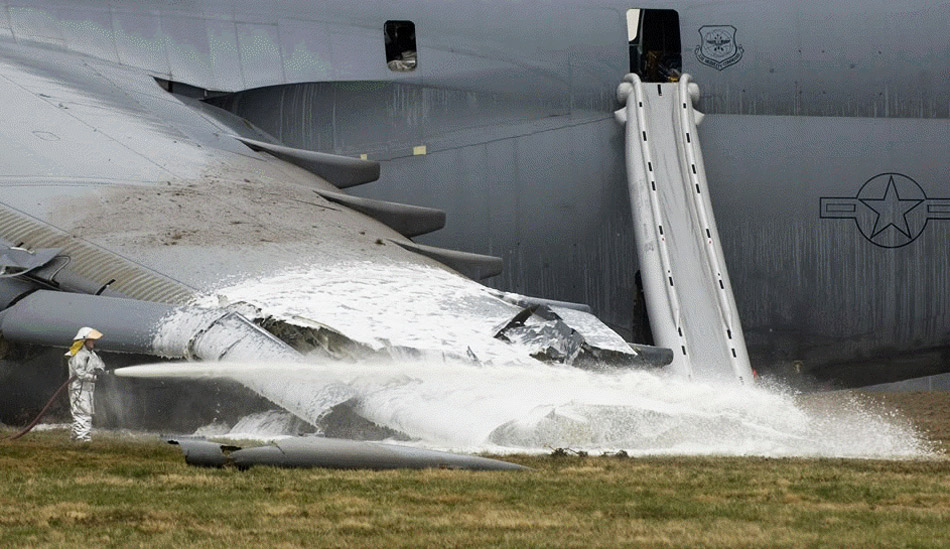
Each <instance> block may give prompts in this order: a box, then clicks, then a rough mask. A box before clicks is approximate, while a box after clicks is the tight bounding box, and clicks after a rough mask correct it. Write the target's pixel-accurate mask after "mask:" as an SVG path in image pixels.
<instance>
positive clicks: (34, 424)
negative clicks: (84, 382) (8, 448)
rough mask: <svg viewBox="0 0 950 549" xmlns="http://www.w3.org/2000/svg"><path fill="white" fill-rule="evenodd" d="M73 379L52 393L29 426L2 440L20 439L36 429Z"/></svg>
mask: <svg viewBox="0 0 950 549" xmlns="http://www.w3.org/2000/svg"><path fill="white" fill-rule="evenodd" d="M74 379H76V376H72V377H70V378H69V379H67V380H66V383H63V384H62V385H60V386H59V389H56V392H55V393H53V396H51V397H50V399H49V402H47V403H46V406H44V407H43V409H42V410H40V413H39V414H37V416H36V418H34V419H33V421H32V422H31V423H30V424H29V425H27V426H26V428H24V429H23V430H22V431H20V432H19V433H17V434H15V435H11V436H8V437H7V438H5V439H4V440H16V439H18V438H20V437H22V436H23V435H25V434H27V433H29V432H30V431H32V430H33V428H34V427H36V424H37V423H39V422H40V420H41V419H43V416H45V415H46V412H48V411H49V409H50V407H51V406H53V403H54V402H56V398H57V397H59V395H60V394H62V392H63V391H65V390H66V387H69V384H70V383H71V382H72V381H73V380H74Z"/></svg>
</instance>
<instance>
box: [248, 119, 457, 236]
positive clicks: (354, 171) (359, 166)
mask: <svg viewBox="0 0 950 549" xmlns="http://www.w3.org/2000/svg"><path fill="white" fill-rule="evenodd" d="M236 139H237V140H238V141H240V142H241V143H244V144H245V145H247V146H248V147H250V148H252V149H254V150H255V151H265V152H269V153H271V154H273V155H274V156H276V157H278V158H282V159H284V160H286V161H288V162H290V163H291V164H295V165H297V166H300V167H301V168H303V169H305V170H308V171H311V172H313V173H315V174H317V175H319V176H320V177H322V178H324V179H326V180H327V181H329V182H330V183H333V184H334V185H336V186H337V187H339V188H341V189H345V188H348V187H355V186H356V185H362V184H364V183H370V182H372V181H376V180H377V179H379V162H371V161H369V160H361V159H359V158H350V157H347V156H340V155H336V154H326V153H319V152H315V151H307V150H303V149H294V148H292V147H286V146H284V145H277V144H274V143H266V142H263V141H257V140H254V139H248V138H246V137H237V138H236ZM440 228H441V227H440Z"/></svg>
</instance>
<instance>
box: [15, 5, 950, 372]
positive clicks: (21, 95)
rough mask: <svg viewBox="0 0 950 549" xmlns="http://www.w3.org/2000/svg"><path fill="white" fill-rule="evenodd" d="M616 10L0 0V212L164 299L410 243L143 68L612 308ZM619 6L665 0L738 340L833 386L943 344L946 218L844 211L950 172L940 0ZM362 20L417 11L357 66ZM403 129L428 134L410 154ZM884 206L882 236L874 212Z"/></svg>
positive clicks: (463, 244) (620, 20)
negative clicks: (888, 182) (348, 161)
mask: <svg viewBox="0 0 950 549" xmlns="http://www.w3.org/2000/svg"><path fill="white" fill-rule="evenodd" d="M628 7H630V6H629V5H627V4H621V3H620V2H615V1H603V2H596V3H585V4H584V5H582V6H581V5H576V4H571V3H568V2H561V1H557V2H542V3H539V4H532V5H530V6H529V8H530V9H525V5H522V4H503V3H502V4H492V5H489V4H484V3H478V2H475V3H473V2H463V1H459V2H454V1H450V2H443V3H440V4H439V5H438V6H433V5H431V3H427V2H422V1H421V0H420V1H417V0H405V1H402V2H395V3H394V2H382V1H379V2H374V1H370V2H360V3H356V4H354V3H352V2H347V1H342V0H340V1H335V0H328V1H326V2H321V3H313V2H308V1H304V0H290V1H286V2H277V1H264V2H261V1H251V0H196V1H193V2H187V3H180V2H176V3H155V2H150V1H145V0H112V1H108V2H103V1H100V0H69V1H67V0H41V1H25V0H7V1H5V2H2V3H0V51H2V55H0V60H2V61H0V68H2V72H3V75H4V77H5V78H3V79H2V80H0V114H2V116H3V117H4V120H5V121H6V122H7V123H6V124H5V125H4V127H3V128H2V131H0V139H2V142H3V143H4V144H5V147H4V148H3V150H4V153H3V154H2V155H0V160H2V165H3V166H4V169H3V171H2V173H0V176H2V179H0V203H2V207H0V237H5V238H7V239H9V240H14V241H15V242H19V241H26V242H27V245H28V246H29V247H31V248H34V249H35V248H43V247H46V248H62V249H63V250H64V252H65V253H67V254H68V255H69V256H70V257H71V258H72V260H73V264H72V265H71V266H70V269H71V270H74V272H76V273H77V274H78V275H79V276H81V277H82V278H83V279H85V280H88V281H91V283H92V285H99V286H100V287H101V285H103V284H105V283H106V282H108V281H109V280H110V279H115V280H116V282H115V284H114V288H115V290H116V291H118V292H121V293H123V294H125V295H128V296H130V297H134V298H137V299H147V300H155V301H164V302H169V303H179V304H180V303H184V302H187V301H188V300H189V299H191V298H192V297H193V296H194V295H195V294H196V293H200V292H205V291H209V290H211V289H213V288H214V287H215V285H216V284H218V283H219V281H220V275H221V273H242V275H245V276H247V277H259V276H264V275H267V274H270V273H273V272H278V271H280V270H281V269H287V268H294V267H295V266H299V265H301V264H316V263H318V262H325V261H330V262H334V261H340V260H349V259H356V260H359V259H361V258H362V257H365V256H363V255H361V253H357V252H358V251H359V250H371V251H370V252H369V253H370V254H371V255H372V256H373V257H375V258H380V259H385V260H390V259H393V260H397V261H422V262H425V263H426V264H433V265H434V264H435V263H434V262H428V261H427V260H425V259H424V258H422V257H421V256H417V255H415V254H410V253H408V252H406V251H405V250H403V249H401V248H400V247H397V246H388V245H387V246H381V247H375V248H374V247H373V246H371V245H369V244H372V243H373V242H375V241H376V240H379V239H382V240H384V241H386V239H387V238H395V239H399V238H400V237H399V235H397V234H396V233H395V232H394V231H391V230H389V229H387V228H385V227H382V226H381V225H380V224H378V223H376V222H374V221H372V220H369V219H365V218H364V217H365V216H360V215H358V214H355V213H354V212H351V211H349V210H347V209H345V208H342V209H340V210H339V211H338V210H334V209H329V208H336V206H335V205H331V204H329V203H328V202H326V201H325V200H322V199H319V198H317V199H314V197H313V196H312V193H310V196H305V195H304V192H303V189H308V190H307V191H306V192H307V193H309V192H310V191H309V189H313V188H315V187H316V188H322V189H326V190H329V191H331V192H335V188H334V187H333V186H332V185H330V184H329V183H327V182H326V181H324V180H322V179H321V178H319V177H316V176H313V175H312V174H308V173H302V172H303V170H298V169H297V168H296V167H294V166H289V165H287V164H286V163H284V162H279V161H277V160H276V159H274V158H271V157H270V156H269V155H264V154H258V153H255V152H253V151H250V150H248V149H247V147H246V146H245V145H243V144H242V143H240V142H239V141H238V140H236V139H233V138H232V136H234V135H238V136H243V137H247V138H249V139H254V140H259V141H265V142H266V141H268V140H269V137H268V136H266V135H262V133H261V132H260V131H257V130H256V129H255V128H253V127H252V126H250V125H248V124H245V123H243V122H242V121H240V120H235V119H236V117H231V119H229V120H225V117H224V116H221V113H220V112H216V111H214V110H213V109H212V108H210V107H208V106H207V105H203V104H202V105H199V106H198V107H195V105H194V102H193V101H187V100H184V99H182V98H177V97H175V96H172V95H169V94H167V93H166V92H165V91H164V90H162V89H161V88H160V87H159V86H157V85H156V84H155V82H154V80H153V77H159V78H164V79H166V80H171V81H174V82H182V83H185V84H190V85H193V86H197V87H199V88H205V89H209V90H224V91H235V92H241V93H239V94H237V95H236V96H232V97H228V98H225V99H226V101H227V105H225V106H228V108H230V109H232V110H233V111H234V112H236V113H239V114H241V115H242V116H245V117H246V118H249V119H250V120H251V122H254V123H256V124H257V125H258V126H260V127H262V128H263V129H264V130H266V131H267V132H270V133H271V134H273V135H274V136H275V137H276V138H278V139H279V141H280V142H283V143H286V144H287V145H288V146H289V147H292V148H299V149H309V150H314V151H321V152H324V153H330V154H338V155H347V156H355V155H358V154H368V156H369V157H370V158H373V159H374V160H380V161H382V162H383V163H384V165H383V173H382V177H381V178H380V180H379V182H378V183H376V184H374V185H367V186H363V187H360V188H359V189H358V192H359V193H360V194H361V195H362V196H367V197H371V198H374V199H382V200H390V201H395V202H406V201H410V202H412V203H420V204H424V205H425V206H428V207H435V208H438V209H441V210H444V211H446V212H447V214H448V218H449V220H451V223H449V225H448V226H447V227H446V228H444V229H443V230H441V231H439V232H436V233H433V234H431V235H426V236H424V237H422V238H421V239H420V242H422V243H424V244H426V245H431V246H435V247H442V248H454V249H464V250H468V251H473V252H477V253H482V254H491V255H496V256H498V257H501V258H502V259H503V260H504V264H505V271H504V273H503V274H502V275H501V276H499V277H497V278H496V279H495V280H493V281H492V282H491V283H492V284H494V285H496V286H497V287H500V288H504V289H506V290H511V291H517V292H519V293H523V294H530V295H541V296H544V297H547V298H553V299H560V300H567V301H574V302H583V303H589V304H590V305H591V307H592V309H593V310H594V311H595V312H596V313H597V314H598V315H599V316H600V317H601V318H602V319H604V320H605V321H606V322H607V323H609V324H610V325H611V326H614V327H616V328H617V329H618V330H621V331H622V332H625V333H629V331H630V328H631V327H632V323H633V320H632V318H631V317H632V314H631V308H632V306H631V303H632V302H633V295H634V292H635V285H634V276H633V274H634V273H635V272H636V270H637V261H636V258H635V257H634V254H633V253H632V250H633V249H634V243H633V227H632V225H631V223H630V217H631V216H630V211H629V206H628V203H627V197H626V190H625V186H624V173H625V170H624V164H623V159H622V155H623V146H622V143H623V139H622V137H623V136H622V133H621V132H620V131H619V129H618V128H616V127H615V126H614V124H613V122H612V120H611V116H610V115H611V113H612V111H613V110H615V109H616V108H617V105H616V101H615V98H614V94H613V90H614V87H615V83H616V79H617V78H618V76H619V75H620V74H622V73H625V72H626V71H627V68H628V61H629V59H628V54H627V32H626V31H627V29H626V22H625V13H624V12H625V10H626V9H627V8H628ZM638 7H641V8H670V9H676V10H677V11H678V13H679V16H680V31H681V36H682V44H681V50H682V51H681V53H682V55H683V59H684V67H683V68H684V70H685V71H687V72H690V73H691V74H693V75H694V76H695V78H696V80H697V81H698V82H699V83H700V84H701V85H702V90H703V95H702V97H701V99H700V108H701V109H702V110H704V112H707V113H709V116H708V117H707V120H706V122H705V124H704V125H703V127H702V128H701V129H700V130H699V133H700V136H701V138H702V140H703V143H704V156H705V157H706V158H705V160H706V164H707V169H708V171H709V178H710V182H711V189H710V194H711V200H712V203H713V205H714V206H715V208H716V211H717V212H721V213H720V217H719V225H720V231H721V235H722V241H723V249H724V250H723V251H724V253H725V256H726V259H727V261H728V262H729V265H730V269H731V272H732V275H733V278H734V279H735V280H736V300H737V305H738V307H739V310H740V313H741V315H742V317H743V319H744V323H745V325H746V327H747V334H748V337H749V342H750V351H751V353H752V355H753V360H754V361H755V362H756V363H757V364H760V365H762V366H764V367H765V368H776V369H779V368H784V367H790V366H792V365H797V364H799V363H802V364H804V368H803V370H806V371H811V372H812V373H815V374H819V375H825V376H827V377H829V378H838V379H845V378H847V379H848V381H847V383H848V384H855V383H860V380H861V379H863V378H867V379H872V378H873V379H875V380H884V379H893V378H894V377H895V376H896V377H900V376H907V375H915V374H914V373H919V372H922V371H924V370H927V369H928V368H929V369H939V368H945V366H940V365H939V364H946V361H943V360H942V359H941V358H940V357H941V356H942V355H943V354H945V353H946V352H947V349H948V348H950V330H948V328H947V326H950V307H945V306H943V305H944V303H943V301H944V299H943V297H942V296H947V295H950V281H948V279H947V276H945V274H946V273H947V272H950V269H948V268H947V266H946V265H945V264H946V262H947V254H946V253H945V250H946V248H947V240H948V234H950V233H948V231H947V224H946V222H945V221H941V219H939V218H934V219H927V218H925V221H926V223H923V224H921V223H919V222H918V221H919V220H918V221H914V222H913V223H911V226H912V227H913V228H914V230H913V231H910V230H909V229H910V228H911V226H908V227H904V226H903V225H901V227H900V228H903V229H905V230H906V231H907V232H908V233H911V234H913V235H914V236H916V237H917V238H914V239H913V242H910V243H907V245H905V246H902V247H899V248H884V247H881V246H879V245H878V243H877V242H875V239H877V240H880V238H879V237H880V235H878V236H875V235H871V234H869V235H868V237H870V238H868V237H865V236H864V235H863V234H862V233H861V230H862V226H863V225H862V224H864V223H866V219H865V218H867V217H868V216H871V218H872V220H871V225H872V227H871V228H870V229H866V228H865V230H868V231H869V232H870V233H873V232H874V229H873V216H874V213H873V212H872V210H870V209H868V208H869V207H868V206H866V205H865V204H864V203H863V202H860V200H862V199H864V200H881V199H883V198H884V197H885V196H886V195H884V194H880V195H874V196H869V195H861V196H859V194H860V191H861V189H862V188H863V187H862V185H864V184H865V183H866V182H869V181H871V180H872V179H874V178H875V177H876V176H878V175H880V174H885V173H897V174H903V175H904V176H907V177H908V178H910V179H912V180H913V181H915V182H917V183H918V184H919V188H920V189H921V191H920V192H923V193H924V196H925V200H926V205H927V207H928V208H929V207H930V206H933V205H935V204H936V205H937V206H939V204H937V202H934V201H939V200H941V199H944V198H946V197H950V189H948V188H947V186H946V178H945V174H946V173H947V172H948V171H950V165H948V162H950V160H948V158H950V155H947V154H946V153H947V145H946V143H947V142H948V135H950V126H948V124H950V122H948V120H947V117H948V115H950V111H948V109H950V85H948V83H947V80H946V75H947V74H950V55H948V52H950V43H948V38H947V36H946V32H945V30H946V28H948V27H950V6H948V5H947V3H946V2H937V1H925V0H905V1H902V2H898V3H883V2H878V3H871V4H855V3H847V2H837V3H831V4H828V3H827V2H818V1H814V0H809V1H806V2H799V3H794V4H793V3H789V4H783V5H779V4H775V3H773V2H765V3H759V4H755V5H750V4H748V3H708V2H706V3H699V2H691V1H676V2H653V1H648V2H644V3H641V4H639V6H638ZM390 19H392V20H412V21H414V22H415V23H416V26H417V29H418V41H419V52H418V53H419V57H418V59H419V66H418V67H417V69H416V70H415V71H412V72H410V73H394V72H392V71H389V70H388V69H387V68H386V67H385V57H384V55H383V50H384V44H383V37H382V26H383V24H384V22H385V21H386V20H390ZM708 25H720V26H730V27H732V28H734V29H735V35H734V38H735V40H736V43H737V45H739V46H741V47H742V48H743V52H744V55H743V56H742V58H741V59H739V60H737V61H736V62H735V63H734V64H732V65H730V66H728V67H725V68H716V67H713V66H709V65H707V64H704V63H703V62H702V61H701V60H700V58H699V57H697V55H696V54H695V52H696V50H697V48H699V49H701V48H702V47H703V42H702V36H701V34H700V32H699V31H700V29H702V28H703V27H704V26H708ZM882 29H886V32H882ZM764 115H769V116H764ZM772 115H787V116H772ZM422 145H425V146H426V149H425V150H426V154H424V155H422V154H413V153H414V151H415V150H416V147H419V146H422ZM176 193H180V194H176ZM822 198H839V199H840V198H846V199H851V200H852V201H853V202H854V203H855V207H856V208H857V213H859V214H860V215H856V217H855V218H842V217H840V216H839V217H837V218H834V219H832V218H823V217H821V213H820V212H821V202H820V200H821V199H822ZM905 200H906V198H905ZM265 204H266V205H267V206H264V205H265ZM816 204H817V205H816ZM918 211H923V210H918ZM112 212H121V213H122V216H121V223H120V222H118V221H117V217H115V216H112V215H110V214H111V213H112ZM839 213H840V212H839ZM909 215H910V217H911V218H913V217H914V215H913V214H909ZM182 220H187V221H186V222H184V221H182ZM208 220H213V222H210V221H208ZM182 227H186V230H182ZM341 227H344V229H341ZM895 227H897V225H893V226H888V227H886V228H887V234H889V235H891V236H892V237H894V238H897V237H898V236H899V233H900V231H898V230H897V229H896V228H895ZM917 230H920V231H921V232H920V234H917ZM361 231H362V232H365V233H366V234H362V232H361ZM887 234H885V236H887ZM314 235H321V238H320V239H319V242H314V240H315V237H314ZM237 246H240V247H242V248H243V250H242V252H241V253H237V252H235V250H234V248H235V247H237ZM816 296H817V297H816ZM796 368H797V366H796ZM927 373H932V372H927Z"/></svg>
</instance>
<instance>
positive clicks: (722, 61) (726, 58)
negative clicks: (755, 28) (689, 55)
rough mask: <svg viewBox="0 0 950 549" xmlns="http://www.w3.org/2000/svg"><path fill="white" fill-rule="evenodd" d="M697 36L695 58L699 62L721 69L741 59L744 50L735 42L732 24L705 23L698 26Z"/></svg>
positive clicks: (734, 31) (734, 29) (734, 30)
mask: <svg viewBox="0 0 950 549" xmlns="http://www.w3.org/2000/svg"><path fill="white" fill-rule="evenodd" d="M699 36H700V37H701V38H700V42H699V45H698V46H696V58H697V59H699V62H700V63H702V64H704V65H709V66H710V67H712V68H714V69H716V70H717V71H721V70H723V69H725V68H726V67H731V66H732V65H735V64H736V63H738V62H739V60H740V59H742V53H743V51H744V50H743V49H742V46H740V45H739V44H738V43H737V42H736V28H735V27H733V26H732V25H705V26H702V27H699Z"/></svg>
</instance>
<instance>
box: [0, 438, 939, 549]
mask: <svg viewBox="0 0 950 549" xmlns="http://www.w3.org/2000/svg"><path fill="white" fill-rule="evenodd" d="M8 432H9V431H6V433H8ZM511 459H512V460H513V461H517V462H519V463H522V464H525V465H528V466H530V467H533V468H534V470H533V471H529V472H510V473H481V472H464V471H445V470H430V471H383V472H374V471H330V470H320V469H315V470H278V469H269V468H254V469H252V470H250V471H247V472H239V471H235V470H212V469H197V468H192V467H189V466H187V465H185V464H184V460H183V459H182V457H181V455H180V453H179V451H178V450H177V449H176V448H174V447H171V446H167V445H163V444H160V443H158V442H156V441H155V440H154V439H149V438H136V439H131V440H130V439H122V438H119V437H117V436H114V435H100V436H99V437H98V438H97V439H96V440H95V441H94V442H93V443H92V444H91V445H87V446H75V445H73V444H71V443H70V442H69V441H68V440H67V437H66V434H65V433H63V432H45V433H37V434H31V435H28V436H27V437H26V438H24V439H22V440H20V441H18V442H13V443H0V547H44V546H45V547H64V546H87V547H92V546H95V547H100V546H103V547H109V546H119V547H125V546H132V547H135V546H150V547H154V546H159V547H161V546H197V547H229V548H230V547H237V546H258V545H260V546H267V547H298V546H332V547H366V546H387V547H407V546H415V547H418V546H439V547H442V546H449V547H457V546H487V545H490V546H498V545H500V546H513V547H524V546H548V547H588V546H594V547H618V546H623V547H829V546H831V547H947V546H950V526H948V525H950V461H948V460H942V459H941V460H932V461H907V462H889V461H865V460H805V459H760V458H711V457H703V458H645V459H644V458H639V459H632V458H618V457H596V458H586V457H557V458H555V457H549V456H544V457H527V456H519V457H515V458H511Z"/></svg>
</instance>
